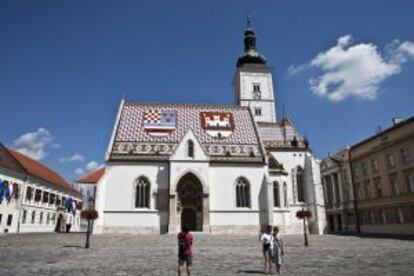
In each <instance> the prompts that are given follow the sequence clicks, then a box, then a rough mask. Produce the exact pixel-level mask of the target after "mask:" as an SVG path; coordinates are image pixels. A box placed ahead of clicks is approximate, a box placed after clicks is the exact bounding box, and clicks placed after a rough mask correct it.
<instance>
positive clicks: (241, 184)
mask: <svg viewBox="0 0 414 276" xmlns="http://www.w3.org/2000/svg"><path fill="white" fill-rule="evenodd" d="M236 206H237V207H250V187H249V183H248V182H247V180H246V179H244V178H239V179H238V180H237V183H236Z"/></svg>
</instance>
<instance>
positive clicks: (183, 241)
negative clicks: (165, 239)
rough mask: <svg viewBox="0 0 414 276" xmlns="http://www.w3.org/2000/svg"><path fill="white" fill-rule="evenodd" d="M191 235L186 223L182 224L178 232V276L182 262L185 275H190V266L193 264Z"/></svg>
mask: <svg viewBox="0 0 414 276" xmlns="http://www.w3.org/2000/svg"><path fill="white" fill-rule="evenodd" d="M192 245H193V235H192V234H191V233H190V231H189V230H188V227H187V226H186V225H183V227H182V229H181V232H180V233H179V234H178V276H181V274H182V269H183V267H184V263H185V265H186V268H187V275H188V276H191V266H192V264H193V251H192Z"/></svg>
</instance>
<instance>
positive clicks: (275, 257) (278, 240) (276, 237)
mask: <svg viewBox="0 0 414 276" xmlns="http://www.w3.org/2000/svg"><path fill="white" fill-rule="evenodd" d="M272 241H273V250H272V261H273V262H274V263H275V265H276V272H277V273H278V274H280V268H281V267H282V261H283V255H284V253H285V252H284V250H283V240H282V237H281V236H280V234H279V227H277V226H275V227H274V228H273V236H272Z"/></svg>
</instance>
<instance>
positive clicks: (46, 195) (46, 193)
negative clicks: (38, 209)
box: [42, 192, 49, 203]
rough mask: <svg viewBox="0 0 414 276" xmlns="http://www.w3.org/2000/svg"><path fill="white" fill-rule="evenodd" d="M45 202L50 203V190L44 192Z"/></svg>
mask: <svg viewBox="0 0 414 276" xmlns="http://www.w3.org/2000/svg"><path fill="white" fill-rule="evenodd" d="M42 202H43V203H48V202H49V193H48V192H43V200H42Z"/></svg>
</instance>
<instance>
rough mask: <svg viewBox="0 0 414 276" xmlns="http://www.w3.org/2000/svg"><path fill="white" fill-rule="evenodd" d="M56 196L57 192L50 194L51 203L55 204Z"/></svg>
mask: <svg viewBox="0 0 414 276" xmlns="http://www.w3.org/2000/svg"><path fill="white" fill-rule="evenodd" d="M55 196H56V195H55V194H50V197H49V203H50V204H51V205H53V204H55Z"/></svg>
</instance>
